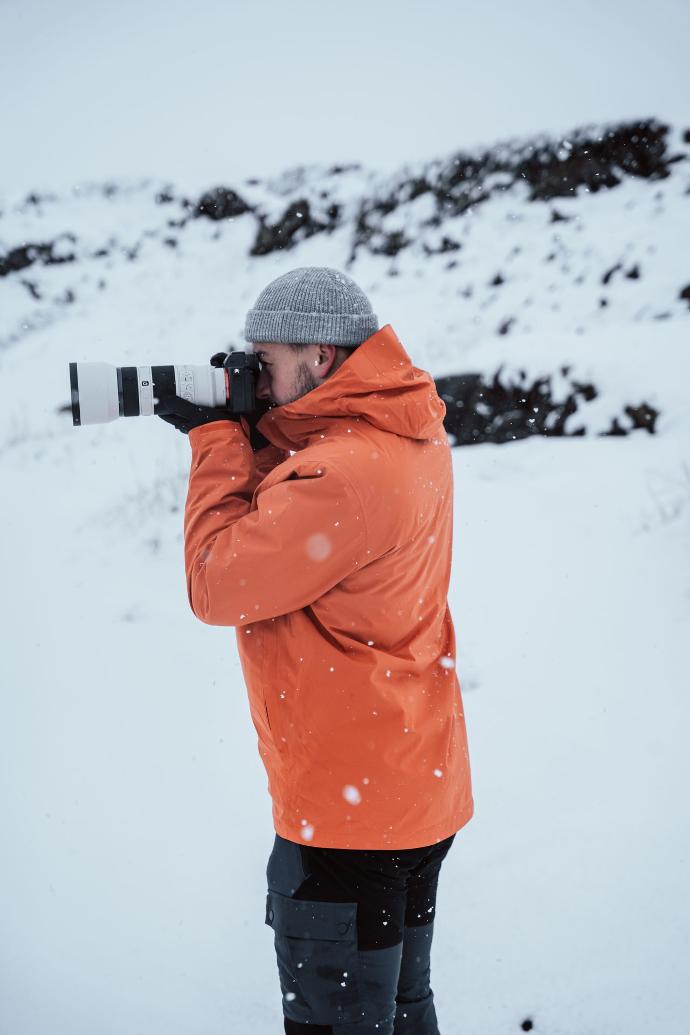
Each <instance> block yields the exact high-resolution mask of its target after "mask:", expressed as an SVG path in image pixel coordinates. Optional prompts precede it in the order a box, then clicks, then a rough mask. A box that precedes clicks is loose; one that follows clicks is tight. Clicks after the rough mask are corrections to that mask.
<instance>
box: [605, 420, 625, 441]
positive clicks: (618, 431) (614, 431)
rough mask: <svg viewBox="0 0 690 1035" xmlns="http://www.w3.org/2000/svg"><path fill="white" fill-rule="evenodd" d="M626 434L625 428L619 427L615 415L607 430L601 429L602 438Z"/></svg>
mask: <svg viewBox="0 0 690 1035" xmlns="http://www.w3.org/2000/svg"><path fill="white" fill-rule="evenodd" d="M627 434H628V433H627V431H626V430H625V428H623V427H621V425H620V422H619V420H618V418H617V417H614V418H613V420H612V421H611V427H610V428H609V430H608V431H602V432H601V436H602V438H603V437H606V436H608V435H614V436H615V435H627Z"/></svg>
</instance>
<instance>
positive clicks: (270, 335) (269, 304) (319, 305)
mask: <svg viewBox="0 0 690 1035" xmlns="http://www.w3.org/2000/svg"><path fill="white" fill-rule="evenodd" d="M378 329H379V325H378V320H377V318H376V313H374V311H373V310H372V308H371V303H370V301H369V299H368V298H367V296H366V295H365V294H364V292H363V291H362V289H361V288H360V287H358V286H357V284H355V282H354V280H352V279H351V278H350V277H348V276H346V274H345V273H340V272H339V271H338V270H334V269H330V267H328V266H303V267H300V269H296V270H290V272H289V273H284V274H283V275H282V277H278V278H277V279H276V280H273V281H271V283H270V284H269V285H268V287H265V288H264V289H263V291H262V292H261V294H260V295H259V297H258V298H257V300H256V302H255V304H254V308H253V309H250V310H249V312H248V313H247V322H246V324H245V327H244V336H245V338H246V339H247V341H249V342H263V343H266V342H282V343H283V344H285V345H289V344H294V345H345V346H350V347H352V346H355V345H361V344H362V342H363V341H366V339H367V338H369V337H371V335H372V334H374V332H375V331H377V330H378Z"/></svg>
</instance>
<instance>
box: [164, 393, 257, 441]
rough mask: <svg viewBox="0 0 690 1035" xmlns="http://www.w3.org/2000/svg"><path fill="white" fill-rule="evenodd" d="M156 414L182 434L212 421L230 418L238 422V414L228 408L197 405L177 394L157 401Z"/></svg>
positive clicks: (186, 433)
mask: <svg viewBox="0 0 690 1035" xmlns="http://www.w3.org/2000/svg"><path fill="white" fill-rule="evenodd" d="M156 416H157V417H160V419H161V420H164V421H165V422H166V424H172V426H173V427H174V428H177V430H178V431H181V432H182V434H183V435H188V434H189V432H190V431H191V430H192V428H198V427H200V426H201V425H202V424H210V423H211V422H212V421H217V420H231V421H235V422H236V423H239V416H236V415H234V414H232V413H230V410H228V409H226V408H225V407H223V406H197V404H196V403H193V402H189V401H188V400H187V399H181V398H180V396H179V395H174V396H173V397H172V398H171V399H164V400H163V401H162V402H160V403H157V404H156Z"/></svg>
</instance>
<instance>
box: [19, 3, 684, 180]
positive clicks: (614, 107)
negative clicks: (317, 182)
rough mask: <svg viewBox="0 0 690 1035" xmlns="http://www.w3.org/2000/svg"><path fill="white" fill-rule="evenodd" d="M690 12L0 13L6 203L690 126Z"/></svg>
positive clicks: (362, 6)
mask: <svg viewBox="0 0 690 1035" xmlns="http://www.w3.org/2000/svg"><path fill="white" fill-rule="evenodd" d="M688 40H690V0H655V2H654V3H650V2H647V0H645V2H641V0H629V2H627V3H626V2H623V0H580V2H579V3H576V4H573V3H567V4H566V3H562V2H554V0H521V2H520V3H516V2H515V0H484V2H482V3H480V2H473V3H467V2H462V0H461V2H457V0H455V2H454V0H426V2H424V3H423V4H422V3H407V2H405V0H396V2H392V0H382V2H378V3H377V2H376V0H370V2H366V0H348V2H347V3H330V2H328V0H289V2H286V0H248V2H230V0H225V2H221V0H198V2H194V3H191V2H181V0H164V2H162V0H138V2H137V0H117V2H114V0H109V2H103V3H101V2H98V3H96V2H93V0H88V2H84V0H0V98H1V100H0V148H1V161H0V190H8V189H9V190H12V191H14V190H23V189H25V188H34V187H37V188H40V187H49V186H52V187H57V186H62V185H66V184H70V183H76V182H79V181H80V180H85V179H92V178H98V179H105V178H112V177H119V176H123V175H124V176H136V177H139V176H142V175H143V176H148V175H150V176H156V177H163V178H166V179H168V178H169V179H171V180H172V181H174V182H176V183H178V184H180V185H184V184H187V185H188V186H190V187H193V186H206V185H210V184H212V183H215V182H228V183H230V182H231V181H233V180H237V179H238V178H239V177H241V176H246V175H250V174H256V175H265V174H266V173H271V172H276V171H279V170H280V169H283V168H285V167H286V166H290V165H295V164H298V163H301V162H312V161H319V162H321V161H323V162H331V161H355V160H359V161H363V162H365V163H371V164H373V165H376V166H384V165H388V164H398V163H400V162H401V161H404V160H406V159H418V158H423V159H425V158H431V157H433V156H434V155H437V154H443V153H447V152H449V151H452V150H454V149H455V148H457V147H462V146H472V145H474V144H478V143H490V142H492V141H493V140H495V139H496V138H499V137H505V136H511V135H513V134H523V133H530V132H534V131H539V130H552V131H555V132H564V131H567V130H568V129H571V128H573V126H575V125H577V124H580V123H582V122H590V121H601V120H609V119H618V118H627V117H636V116H648V115H657V116H660V117H663V118H666V119H671V120H673V121H679V122H682V123H683V124H689V125H690V103H689V102H688V98H689V97H690V72H689V71H688V68H689V67H690V62H689V61H688Z"/></svg>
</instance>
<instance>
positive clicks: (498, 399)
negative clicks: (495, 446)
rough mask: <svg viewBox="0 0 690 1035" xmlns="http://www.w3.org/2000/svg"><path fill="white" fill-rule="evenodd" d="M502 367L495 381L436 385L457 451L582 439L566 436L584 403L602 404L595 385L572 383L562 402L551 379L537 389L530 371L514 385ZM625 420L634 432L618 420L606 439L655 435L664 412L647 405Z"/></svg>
mask: <svg viewBox="0 0 690 1035" xmlns="http://www.w3.org/2000/svg"><path fill="white" fill-rule="evenodd" d="M501 373H502V367H501V368H499V369H498V370H497V372H496V374H495V375H494V377H493V380H486V379H485V378H484V376H483V375H481V374H458V375H455V376H451V377H441V378H437V379H436V389H437V391H438V394H439V396H440V397H441V399H443V401H444V403H445V404H446V416H445V420H444V424H445V428H446V431H447V432H448V434H449V435H451V436H452V437H453V439H454V441H455V444H457V445H472V444H474V443H478V442H494V443H504V442H513V441H515V440H517V439H523V438H528V437H529V436H531V435H542V436H568V437H581V436H582V435H584V434H585V430H586V429H585V428H584V427H583V426H580V427H577V428H572V427H571V428H570V430H566V423H567V422H568V419H569V418H570V417H572V416H573V415H574V414H575V413H576V412H577V411H578V410H579V408H580V406H581V405H582V403H588V402H591V401H592V400H593V399H596V398H597V395H598V392H597V389H596V387H595V386H594V385H593V384H591V383H589V382H580V381H577V380H575V379H574V378H573V379H571V381H570V391H569V392H568V393H567V395H566V398H565V399H563V400H561V401H557V400H556V399H555V398H554V396H553V390H552V386H551V377H550V376H542V377H537V378H535V379H534V380H533V381H532V382H531V383H530V382H529V380H528V378H527V374H526V372H525V371H524V370H520V371H518V373H517V374H516V375H515V376H514V377H513V379H512V380H506V379H503V378H502V376H501ZM560 373H561V376H562V377H567V376H568V375H569V374H570V367H568V366H565V367H562V368H561V370H560ZM625 415H626V417H627V419H628V421H629V424H630V426H629V427H628V428H625V427H624V426H623V425H622V424H621V422H620V421H619V420H618V418H614V420H613V421H612V424H611V428H610V429H609V430H608V431H607V432H603V434H605V435H627V434H629V432H630V431H632V430H634V429H635V428H645V429H646V430H647V431H649V432H650V433H652V432H653V431H654V425H655V421H656V418H657V417H658V411H656V410H655V409H654V408H653V407H651V406H649V405H648V404H646V403H641V404H640V405H639V406H637V407H632V406H626V407H625Z"/></svg>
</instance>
